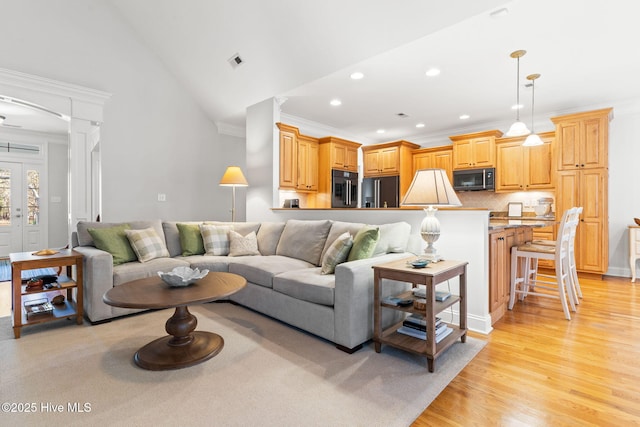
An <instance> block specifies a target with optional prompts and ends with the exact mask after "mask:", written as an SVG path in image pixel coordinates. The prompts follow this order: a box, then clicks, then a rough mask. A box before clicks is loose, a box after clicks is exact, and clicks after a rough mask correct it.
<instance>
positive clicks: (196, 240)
mask: <svg viewBox="0 0 640 427" xmlns="http://www.w3.org/2000/svg"><path fill="white" fill-rule="evenodd" d="M176 225H177V227H178V234H179V235H180V247H181V248H182V256H189V255H202V254H204V242H203V241H202V234H200V225H199V224H190V223H184V222H179V223H177V224H176Z"/></svg>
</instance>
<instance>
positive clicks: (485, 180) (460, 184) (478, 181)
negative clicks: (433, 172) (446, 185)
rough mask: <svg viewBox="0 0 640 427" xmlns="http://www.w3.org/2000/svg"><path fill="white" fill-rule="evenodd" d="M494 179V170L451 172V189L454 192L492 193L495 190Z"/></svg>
mask: <svg viewBox="0 0 640 427" xmlns="http://www.w3.org/2000/svg"><path fill="white" fill-rule="evenodd" d="M495 177H496V169H495V168H485V169H465V170H458V171H453V189H454V190H456V191H481V190H489V191H493V190H495V189H496V180H495Z"/></svg>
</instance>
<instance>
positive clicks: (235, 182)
mask: <svg viewBox="0 0 640 427" xmlns="http://www.w3.org/2000/svg"><path fill="white" fill-rule="evenodd" d="M220 186H222V187H231V188H232V190H233V191H232V193H231V222H235V220H236V187H248V186H249V183H248V182H247V179H246V178H245V177H244V174H243V173H242V170H241V169H240V167H239V166H229V167H228V168H227V170H226V171H225V172H224V175H222V179H221V180H220Z"/></svg>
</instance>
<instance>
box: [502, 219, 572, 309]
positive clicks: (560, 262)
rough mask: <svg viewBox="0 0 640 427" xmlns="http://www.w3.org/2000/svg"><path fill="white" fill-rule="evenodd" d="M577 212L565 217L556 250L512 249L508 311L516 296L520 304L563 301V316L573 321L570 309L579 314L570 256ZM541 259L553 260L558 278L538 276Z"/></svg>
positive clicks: (530, 245)
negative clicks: (530, 297)
mask: <svg viewBox="0 0 640 427" xmlns="http://www.w3.org/2000/svg"><path fill="white" fill-rule="evenodd" d="M576 210H577V208H571V209H568V210H567V211H566V212H565V213H564V214H563V215H562V221H561V222H560V227H559V229H558V237H557V239H556V243H555V245H554V246H550V245H542V244H534V243H532V242H529V243H525V244H522V245H518V246H514V247H512V248H511V293H510V295H509V310H512V309H513V306H514V304H515V300H516V295H518V297H519V298H518V299H519V300H521V301H522V300H524V298H525V297H526V296H527V295H536V296H541V297H545V298H555V299H559V300H560V304H561V305H562V310H563V311H564V316H565V317H566V318H567V320H571V314H570V313H569V306H571V311H576V305H575V301H576V299H577V297H576V295H575V294H574V288H573V285H572V284H571V272H570V261H569V252H570V240H571V228H572V221H574V220H575V213H576ZM539 259H548V260H554V261H555V273H556V274H555V275H554V276H552V275H547V274H542V273H540V272H538V260H539ZM567 300H568V304H567Z"/></svg>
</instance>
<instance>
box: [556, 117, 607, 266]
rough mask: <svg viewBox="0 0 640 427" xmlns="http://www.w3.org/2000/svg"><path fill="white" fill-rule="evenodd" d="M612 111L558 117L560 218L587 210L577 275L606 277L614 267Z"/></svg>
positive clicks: (579, 233)
mask: <svg viewBox="0 0 640 427" xmlns="http://www.w3.org/2000/svg"><path fill="white" fill-rule="evenodd" d="M611 118H612V109H611V108H606V109H602V110H596V111H587V112H583V113H578V114H569V115H565V116H559V117H553V118H552V119H551V121H553V123H555V125H556V145H557V184H556V213H557V214H558V215H561V214H562V212H564V211H565V210H567V209H569V208H570V207H572V206H582V207H583V211H582V215H581V217H580V224H579V225H578V229H577V234H576V242H575V256H576V267H577V269H578V271H582V272H587V273H596V274H604V273H606V271H607V269H608V263H609V212H608V190H607V189H608V179H609V170H608V151H609V150H608V147H609V121H610V120H611Z"/></svg>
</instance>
